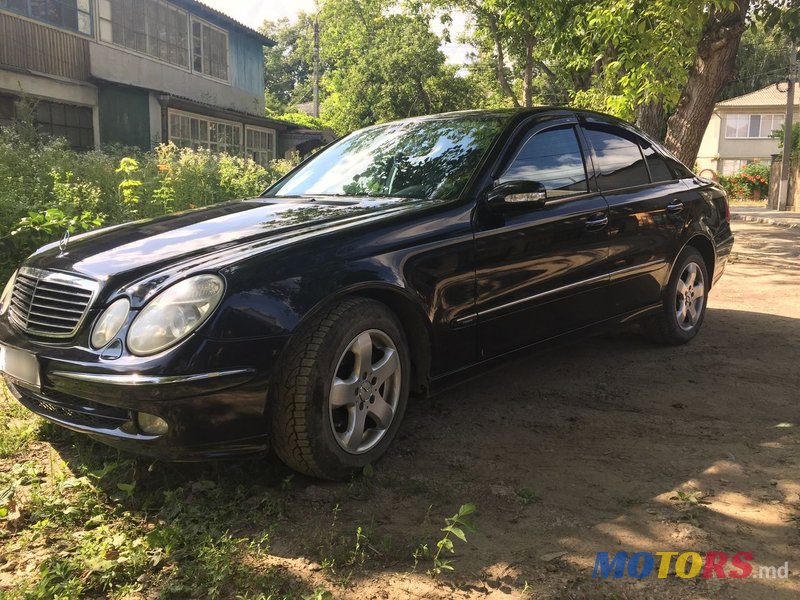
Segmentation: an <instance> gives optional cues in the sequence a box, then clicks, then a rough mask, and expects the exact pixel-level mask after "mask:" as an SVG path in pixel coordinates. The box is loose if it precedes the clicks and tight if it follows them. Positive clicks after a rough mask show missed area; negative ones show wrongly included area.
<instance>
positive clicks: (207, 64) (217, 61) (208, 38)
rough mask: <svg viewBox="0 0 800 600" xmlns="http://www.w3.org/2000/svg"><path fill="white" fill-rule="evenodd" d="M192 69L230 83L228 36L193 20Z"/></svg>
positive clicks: (219, 30)
mask: <svg viewBox="0 0 800 600" xmlns="http://www.w3.org/2000/svg"><path fill="white" fill-rule="evenodd" d="M192 69H194V71H195V72H196V73H203V74H204V75H208V76H209V77H214V78H216V79H222V80H223V81H228V34H226V33H225V32H224V31H222V30H221V29H217V28H216V27H212V26H211V25H208V24H206V23H203V22H202V21H198V20H196V19H192Z"/></svg>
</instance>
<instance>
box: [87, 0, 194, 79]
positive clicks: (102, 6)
mask: <svg viewBox="0 0 800 600" xmlns="http://www.w3.org/2000/svg"><path fill="white" fill-rule="evenodd" d="M156 2H158V3H159V4H163V5H165V6H167V7H168V8H169V9H170V10H174V11H176V12H178V13H180V14H181V16H182V17H183V18H184V20H185V27H186V35H187V38H186V39H187V41H186V48H184V49H185V50H186V58H187V64H186V65H182V64H180V63H174V62H170V61H169V60H164V59H162V58H160V57H158V56H154V55H152V54H148V53H147V52H141V51H139V50H137V49H135V48H130V47H128V46H125V45H123V44H118V43H116V42H114V37H113V21H112V19H111V15H112V11H111V1H110V0H99V1H98V3H97V4H98V9H97V24H96V29H97V41H98V42H99V43H101V44H103V45H106V46H111V47H113V48H117V49H118V50H121V51H122V52H127V53H129V54H134V55H136V56H141V57H142V58H146V59H148V60H152V61H154V62H157V63H159V64H162V65H169V66H170V67H173V68H175V69H180V70H181V71H186V72H187V73H191V72H192V69H191V63H192V30H191V27H190V25H189V22H190V18H189V17H190V13H189V12H188V11H186V10H185V9H183V8H181V7H180V6H176V5H175V4H172V3H171V2H165V1H164V0H156ZM145 23H146V20H145ZM106 28H107V30H106ZM106 34H107V35H108V37H105V36H106ZM145 35H147V34H146V33H145Z"/></svg>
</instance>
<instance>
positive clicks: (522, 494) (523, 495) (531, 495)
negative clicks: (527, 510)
mask: <svg viewBox="0 0 800 600" xmlns="http://www.w3.org/2000/svg"><path fill="white" fill-rule="evenodd" d="M517 496H519V500H520V502H522V505H523V506H528V505H529V504H534V503H536V502H539V501H540V500H541V498H539V496H538V495H537V494H536V492H533V491H531V490H529V489H528V488H521V489H519V490H517Z"/></svg>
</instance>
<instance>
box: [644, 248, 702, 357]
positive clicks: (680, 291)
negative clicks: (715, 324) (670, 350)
mask: <svg viewBox="0 0 800 600" xmlns="http://www.w3.org/2000/svg"><path fill="white" fill-rule="evenodd" d="M707 294H708V269H707V268H706V263H705V261H704V260H703V257H702V255H701V254H700V253H699V252H698V251H697V250H696V249H694V248H692V247H691V246H690V247H687V248H685V249H684V251H683V252H682V253H681V255H680V256H679V257H678V260H677V261H676V262H675V268H674V269H673V271H672V275H671V277H670V280H669V284H668V285H667V289H666V291H665V293H664V310H663V312H662V313H661V314H659V315H656V316H655V317H653V318H652V320H651V321H650V327H649V330H650V334H651V336H652V337H653V338H654V339H655V340H656V341H658V342H661V343H664V344H671V345H678V344H685V343H686V342H688V341H689V340H691V339H692V338H693V337H694V336H695V335H697V332H698V331H700V327H701V326H702V325H703V319H704V318H705V315H706V304H707V302H706V299H707V298H706V297H707Z"/></svg>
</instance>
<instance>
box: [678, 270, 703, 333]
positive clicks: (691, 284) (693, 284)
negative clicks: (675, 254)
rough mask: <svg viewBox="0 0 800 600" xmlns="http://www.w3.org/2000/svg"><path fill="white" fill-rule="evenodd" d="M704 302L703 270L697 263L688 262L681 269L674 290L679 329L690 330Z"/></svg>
mask: <svg viewBox="0 0 800 600" xmlns="http://www.w3.org/2000/svg"><path fill="white" fill-rule="evenodd" d="M704 304H705V281H703V270H702V269H701V268H700V265H698V264H697V263H695V262H690V263H689V264H687V265H686V267H685V268H684V269H683V273H681V276H680V278H679V279H678V285H677V288H676V291H675V316H676V318H677V320H678V325H679V326H680V328H681V329H683V330H684V331H690V330H691V329H692V328H694V327H695V326H696V325H697V322H698V321H699V319H700V316H701V315H702V314H703V306H704Z"/></svg>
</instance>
